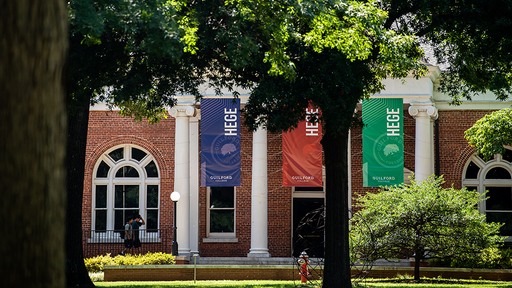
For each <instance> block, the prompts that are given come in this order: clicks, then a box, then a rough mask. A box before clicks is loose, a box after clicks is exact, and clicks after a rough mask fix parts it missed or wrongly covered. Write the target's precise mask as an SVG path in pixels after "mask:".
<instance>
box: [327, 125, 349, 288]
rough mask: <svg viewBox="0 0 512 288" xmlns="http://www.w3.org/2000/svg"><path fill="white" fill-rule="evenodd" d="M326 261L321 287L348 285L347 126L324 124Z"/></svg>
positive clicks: (334, 287)
mask: <svg viewBox="0 0 512 288" xmlns="http://www.w3.org/2000/svg"><path fill="white" fill-rule="evenodd" d="M325 127H326V128H325V131H324V136H323V138H322V146H323V148H324V153H325V155H324V156H325V171H326V176H325V178H326V187H325V263H324V278H323V283H322V287H323V288H339V287H351V285H352V284H351V277H350V257H349V256H350V255H349V242H348V239H349V237H348V231H349V230H348V220H349V217H348V215H349V211H348V169H347V151H348V150H347V148H348V146H347V141H348V129H345V128H342V130H341V131H339V132H335V131H333V129H330V128H329V127H328V126H327V125H326V126H325ZM337 207H339V209H336V208H337Z"/></svg>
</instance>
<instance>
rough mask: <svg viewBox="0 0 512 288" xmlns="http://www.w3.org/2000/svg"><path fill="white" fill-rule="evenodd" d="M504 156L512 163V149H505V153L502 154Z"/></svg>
mask: <svg viewBox="0 0 512 288" xmlns="http://www.w3.org/2000/svg"><path fill="white" fill-rule="evenodd" d="M501 156H502V157H503V160H505V161H508V162H511V163H512V150H508V149H506V150H505V153H503V155H501Z"/></svg>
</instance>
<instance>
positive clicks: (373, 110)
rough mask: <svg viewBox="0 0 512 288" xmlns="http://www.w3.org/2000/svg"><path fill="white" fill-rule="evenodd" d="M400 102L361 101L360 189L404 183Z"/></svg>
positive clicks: (392, 100) (401, 104)
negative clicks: (361, 177) (361, 183)
mask: <svg viewBox="0 0 512 288" xmlns="http://www.w3.org/2000/svg"><path fill="white" fill-rule="evenodd" d="M402 110H403V100H402V99H401V98H399V99H396V98H393V99H385V98H371V99H369V100H363V124H364V126H363V187H379V186H386V185H398V184H401V183H403V182H404V133H403V131H404V130H403V111H402Z"/></svg>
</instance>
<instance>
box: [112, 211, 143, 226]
mask: <svg viewBox="0 0 512 288" xmlns="http://www.w3.org/2000/svg"><path fill="white" fill-rule="evenodd" d="M137 215H139V209H127V210H115V211H114V230H116V231H123V230H124V225H125V224H126V223H127V222H128V219H127V218H128V217H133V216H137Z"/></svg>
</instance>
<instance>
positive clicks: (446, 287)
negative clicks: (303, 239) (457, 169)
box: [95, 281, 512, 288]
mask: <svg viewBox="0 0 512 288" xmlns="http://www.w3.org/2000/svg"><path fill="white" fill-rule="evenodd" d="M95 284H96V286H97V287H119V288H121V287H128V288H150V287H151V288H153V287H155V288H174V287H223V288H294V287H304V286H301V285H300V283H299V282H298V281H295V282H294V281H197V282H196V283H194V281H165V282H164V281H162V282H95ZM308 287H312V286H308ZM357 287H359V288H365V287H368V288H404V287H413V288H512V282H498V281H485V282H483V281H479V282H476V281H474V282H467V284H423V283H420V284H400V283H383V282H374V281H364V282H362V283H360V284H359V286H357Z"/></svg>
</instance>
